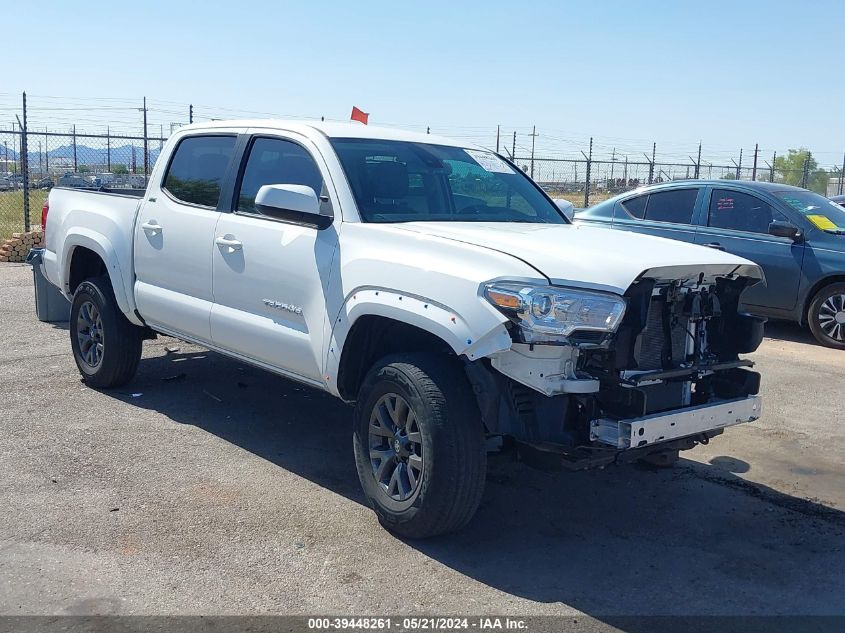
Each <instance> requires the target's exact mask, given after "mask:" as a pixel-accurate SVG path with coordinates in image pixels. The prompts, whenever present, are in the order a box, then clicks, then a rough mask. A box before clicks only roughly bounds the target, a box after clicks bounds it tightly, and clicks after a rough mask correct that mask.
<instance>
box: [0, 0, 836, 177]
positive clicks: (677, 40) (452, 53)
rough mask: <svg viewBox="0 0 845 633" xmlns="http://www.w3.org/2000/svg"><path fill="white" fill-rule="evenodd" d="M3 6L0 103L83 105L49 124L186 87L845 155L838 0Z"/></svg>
mask: <svg viewBox="0 0 845 633" xmlns="http://www.w3.org/2000/svg"><path fill="white" fill-rule="evenodd" d="M3 13H4V20H3V22H4V28H3V29H2V32H3V41H4V49H5V50H6V51H7V55H6V56H5V63H4V65H3V71H2V75H0V76H2V80H0V93H3V95H2V96H0V108H3V107H5V108H6V109H7V110H8V107H9V106H10V105H12V104H13V102H16V99H17V97H16V96H15V95H16V94H17V93H19V92H20V91H22V90H26V91H27V92H28V93H29V94H30V95H31V103H32V106H33V108H34V109H35V108H37V107H38V106H41V107H47V106H50V107H52V108H58V107H63V106H65V105H67V106H71V107H73V108H78V109H79V112H75V111H71V110H49V111H48V110H42V111H38V110H34V111H33V112H32V114H31V117H30V118H31V119H33V120H36V121H37V122H38V123H39V124H49V123H51V121H53V120H54V121H56V122H57V123H58V124H60V125H66V124H67V123H69V122H71V121H72V120H74V119H80V120H81V123H82V124H87V126H88V127H95V124H96V123H97V120H98V119H102V120H103V121H104V122H107V121H106V120H107V119H109V118H110V117H111V118H112V119H114V122H115V123H116V124H120V123H125V124H126V125H130V124H134V121H136V120H137V113H135V112H132V111H131V110H129V109H127V108H126V107H125V106H126V105H127V104H131V103H134V101H140V98H141V97H142V96H143V95H146V96H147V97H148V98H149V99H150V100H151V103H153V104H154V105H153V108H154V109H157V112H154V113H153V118H154V121H155V122H156V123H163V124H164V125H167V122H168V121H175V120H180V119H179V118H178V117H179V116H182V115H181V114H180V113H182V112H183V110H184V108H183V106H184V104H188V103H193V104H196V108H197V113H198V117H202V116H205V117H210V116H214V117H227V116H236V115H246V114H249V113H250V112H253V111H254V112H267V113H278V114H285V115H299V116H321V115H325V116H326V117H328V118H339V119H344V118H347V117H348V116H349V114H348V113H349V110H350V109H351V106H352V105H358V106H359V107H361V108H362V109H364V110H366V111H368V112H371V113H372V115H371V123H373V124H376V123H386V124H392V125H404V126H417V127H419V126H422V127H424V126H426V125H430V126H431V127H432V131H433V132H441V133H448V134H451V135H457V136H462V137H466V138H470V137H472V138H473V139H474V140H483V139H484V138H486V139H487V140H488V144H491V143H494V142H495V129H496V125H497V124H501V125H502V128H503V134H504V133H507V134H510V133H511V132H512V131H513V130H514V129H517V130H518V131H519V132H520V138H519V144H520V145H522V146H526V145H528V144H530V140H529V139H528V138H527V136H525V134H526V133H527V132H528V131H530V129H531V126H532V125H535V124H536V125H537V128H538V132H539V134H540V136H539V137H538V138H537V143H538V148H539V149H540V150H545V151H546V152H564V153H572V152H575V151H576V150H577V149H580V148H581V144H585V143H586V139H587V138H588V137H590V136H595V137H596V139H597V151H601V152H604V151H608V152H609V148H611V147H619V148H621V149H622V150H623V151H628V152H638V151H642V150H647V149H649V148H650V144H651V141H652V140H655V141H657V143H658V155H660V154H661V153H665V154H668V155H672V156H678V157H680V156H682V155H684V154H689V153H692V152H693V151H694V150H695V148H696V146H697V144H698V141H699V140H703V142H704V147H705V154H706V155H708V154H709V155H711V156H712V155H714V154H718V155H720V156H727V155H732V154H734V153H735V152H737V151H738V149H739V148H740V147H742V148H745V151H746V152H748V151H749V148H752V149H753V147H754V144H755V143H760V145H761V147H762V148H765V149H766V151H767V152H770V151H771V150H778V151H779V152H781V151H784V150H786V149H787V148H789V147H798V146H802V145H803V146H807V147H809V148H810V149H812V150H813V151H814V152H815V153H816V154H817V156H818V157H819V159H820V161H821V162H823V163H824V164H833V163H837V164H841V162H842V152H843V151H845V132H844V131H843V130H845V125H843V122H845V115H843V111H844V110H845V109H844V108H843V97H845V47H843V41H845V3H843V2H841V0H840V1H838V2H836V1H830V2H826V1H821V0H812V1H811V2H795V1H791V2H781V1H780V0H769V1H760V2H758V1H742V0H733V1H732V2H721V1H705V2H685V1H680V0H679V1H675V2H648V1H643V2H631V1H619V2H600V1H592V2H585V1H580V2H562V1H561V2H545V3H541V2H531V1H525V0H521V1H518V2H515V1H511V2H454V1H453V2H437V1H429V2H401V1H397V0H393V1H392V2H376V1H371V2H366V1H361V0H357V1H347V2H336V3H322V2H318V1H316V0H315V1H310V2H296V3H289V2H271V1H267V2H226V3H212V2H209V3H202V2H198V1H194V2H190V3H183V2H178V1H176V2H173V1H171V2H160V1H158V0H151V1H145V2H134V3H123V2H106V3H102V2H100V3H82V4H80V3H73V2H40V3H37V4H32V3H14V7H13V8H12V9H11V14H10V13H9V11H8V10H7V11H4V12H3ZM21 50H24V51H26V56H25V62H24V63H18V61H19V60H20V56H19V55H18V51H21ZM47 96H53V97H61V98H63V99H53V100H49V99H46V98H41V97H47ZM92 97H97V98H113V99H120V100H126V101H114V102H112V103H114V104H116V105H115V108H117V109H116V110H115V111H114V112H109V111H106V110H96V109H89V110H85V109H84V107H85V106H86V105H88V106H91V104H92V103H93V104H94V105H96V104H97V103H99V104H109V103H110V102H108V101H96V102H94V101H88V99H90V98H92ZM121 107H123V108H124V109H123V110H120V109H119V108H121ZM0 115H3V116H8V115H7V113H6V112H5V111H3V112H0ZM182 118H184V116H182ZM479 137H480V138H479ZM583 148H584V149H586V146H585V145H584V147H583ZM746 155H747V154H746ZM769 155H770V154H769Z"/></svg>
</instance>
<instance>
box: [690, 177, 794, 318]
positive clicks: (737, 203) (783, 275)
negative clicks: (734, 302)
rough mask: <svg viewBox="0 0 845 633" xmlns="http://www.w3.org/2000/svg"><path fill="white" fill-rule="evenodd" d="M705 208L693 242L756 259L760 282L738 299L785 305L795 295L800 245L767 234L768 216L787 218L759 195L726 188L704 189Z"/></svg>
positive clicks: (788, 307) (785, 307) (772, 306)
mask: <svg viewBox="0 0 845 633" xmlns="http://www.w3.org/2000/svg"><path fill="white" fill-rule="evenodd" d="M707 193H708V196H709V203H708V205H707V213H706V214H705V215H704V217H703V220H702V224H703V226H701V227H699V229H698V233H697V235H696V243H697V244H701V245H703V246H709V247H711V248H718V249H720V250H725V251H727V252H729V253H733V254H734V255H739V256H740V257H745V258H746V259H750V260H751V261H753V262H754V263H756V264H759V265H760V267H761V268H762V269H763V272H764V273H765V274H766V284H767V285H763V284H757V285H755V286H752V287H751V288H749V289H748V290H746V291H745V292H744V293H743V294H742V302H743V303H744V304H746V305H749V306H761V307H764V308H770V309H775V310H791V309H792V308H794V307H795V302H796V301H797V299H798V285H799V283H800V281H801V266H802V262H803V259H804V244H803V243H802V242H797V243H796V242H793V241H792V240H791V239H789V238H785V237H775V236H774V235H770V234H769V224H771V223H772V222H773V221H774V220H782V221H791V220H790V219H789V218H788V217H787V216H786V215H784V214H783V213H782V212H781V211H779V210H778V209H776V208H775V207H774V206H772V205H771V204H770V203H769V202H767V201H766V200H764V199H763V198H761V197H759V196H756V195H753V194H751V193H749V192H745V191H740V190H736V189H731V188H729V187H723V188H717V187H714V188H710V189H708V192H707Z"/></svg>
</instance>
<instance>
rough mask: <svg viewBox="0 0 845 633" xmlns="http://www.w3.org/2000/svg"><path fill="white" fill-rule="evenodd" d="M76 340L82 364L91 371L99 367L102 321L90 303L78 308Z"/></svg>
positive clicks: (101, 348) (101, 358)
mask: <svg viewBox="0 0 845 633" xmlns="http://www.w3.org/2000/svg"><path fill="white" fill-rule="evenodd" d="M76 340H77V342H78V343H79V357H80V358H81V359H82V362H84V363H85V364H86V365H88V366H89V367H91V368H92V369H96V368H97V367H99V366H100V363H101V362H102V361H103V319H102V316H101V315H100V310H99V309H98V308H97V306H95V305H94V303H93V302H92V301H86V302H85V303H83V304H82V305H81V306H80V307H79V314H78V315H77V317H76Z"/></svg>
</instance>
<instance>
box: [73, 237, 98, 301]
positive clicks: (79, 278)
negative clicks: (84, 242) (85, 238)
mask: <svg viewBox="0 0 845 633" xmlns="http://www.w3.org/2000/svg"><path fill="white" fill-rule="evenodd" d="M106 274H108V269H107V268H106V264H105V262H104V261H103V260H102V258H101V257H100V256H99V255H97V253H95V252H94V251H92V250H91V249H90V248H85V247H83V246H77V247H76V248H74V249H73V255H72V256H71V259H70V274H69V276H68V292H70V293H71V294H73V293H74V292H75V291H76V289H77V287H78V286H79V284H81V283H82V282H83V281H85V280H86V279H88V278H89V277H100V276H101V275H106Z"/></svg>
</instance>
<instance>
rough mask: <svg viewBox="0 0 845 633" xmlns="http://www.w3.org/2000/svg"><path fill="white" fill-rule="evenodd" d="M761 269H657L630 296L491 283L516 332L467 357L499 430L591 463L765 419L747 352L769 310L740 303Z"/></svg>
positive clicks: (484, 409)
mask: <svg viewBox="0 0 845 633" xmlns="http://www.w3.org/2000/svg"><path fill="white" fill-rule="evenodd" d="M761 279H762V273H761V272H760V270H759V268H757V267H756V266H750V265H741V266H726V265H708V266H698V267H696V266H684V267H672V268H656V269H651V270H647V271H645V272H643V273H642V274H641V275H640V276H639V277H638V278H637V279H636V280H635V281H634V283H632V284H631V286H630V287H629V288H628V289H627V291H626V292H625V294H624V297H619V296H617V295H604V294H603V293H593V292H587V291H580V290H566V289H554V288H552V287H549V289H546V290H539V291H538V290H537V289H536V288H522V289H519V288H516V287H515V286H513V285H508V284H491V285H490V286H488V289H487V290H486V295H487V297H488V300H490V301H491V302H492V303H494V305H497V307H500V309H502V311H503V312H505V313H506V314H508V315H509V317H510V321H509V324H508V327H509V331H510V333H511V338H512V339H513V341H514V342H513V344H512V346H511V348H510V349H508V350H505V351H502V352H498V353H495V354H492V355H491V356H489V357H488V358H486V359H482V360H480V361H476V362H474V363H469V364H467V374H468V376H469V378H470V381H471V382H472V383H473V386H474V389H475V392H476V394H478V401H479V405H480V408H481V413H482V418H483V420H484V423H485V425H486V427H487V430H488V432H489V433H490V434H491V435H501V436H504V437H510V438H513V439H514V440H516V442H517V443H518V445H519V446H520V447H521V448H522V450H523V452H525V453H531V454H534V455H535V456H536V455H537V454H540V455H542V456H544V458H545V460H544V461H546V462H548V460H549V458H551V459H553V460H559V461H561V463H562V464H563V465H565V466H568V467H571V468H589V467H593V466H601V465H604V464H608V463H612V462H618V461H630V460H633V459H638V458H642V457H646V456H648V455H650V454H652V453H658V452H666V451H676V450H685V449H689V448H693V447H694V446H695V445H696V444H698V443H706V442H708V441H709V440H710V438H712V437H714V436H716V435H718V434H720V433H722V431H723V429H724V428H725V427H727V426H732V425H734V424H739V423H743V422H749V421H753V420H756V419H757V418H759V417H760V413H761V402H760V397H759V396H758V395H757V394H758V391H759V386H760V375H759V374H758V373H757V372H754V371H752V370H751V369H750V368H751V367H752V366H753V363H752V362H751V361H749V360H743V359H741V358H740V356H739V355H740V354H746V353H750V352H753V351H754V350H756V349H757V347H758V346H759V345H760V343H761V341H762V337H763V325H764V319H761V318H758V317H754V316H751V315H747V314H743V313H741V312H739V309H738V306H739V296H740V294H741V293H742V291H743V290H744V289H745V288H746V287H748V286H749V285H752V284H754V283H757V282H759V281H760V280H761ZM491 288H492V290H491ZM491 292H492V293H498V294H493V296H492V298H491ZM502 292H504V293H505V294H506V295H507V293H508V292H512V293H513V295H512V296H502V294H501V293H502ZM547 295H548V296H551V299H548V298H547ZM537 297H539V299H537ZM550 303H551V306H550V305H549V304H550ZM502 304H505V307H504V308H503V307H502ZM537 304H539V308H537V307H536V305H537ZM620 305H621V308H620ZM546 315H549V316H546ZM554 319H556V324H557V326H558V327H557V328H556V329H555V327H554V324H553V323H552V321H553V320H554ZM538 323H539V325H540V327H537V325H538Z"/></svg>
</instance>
